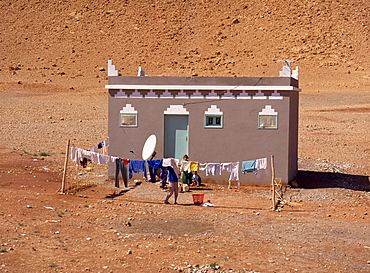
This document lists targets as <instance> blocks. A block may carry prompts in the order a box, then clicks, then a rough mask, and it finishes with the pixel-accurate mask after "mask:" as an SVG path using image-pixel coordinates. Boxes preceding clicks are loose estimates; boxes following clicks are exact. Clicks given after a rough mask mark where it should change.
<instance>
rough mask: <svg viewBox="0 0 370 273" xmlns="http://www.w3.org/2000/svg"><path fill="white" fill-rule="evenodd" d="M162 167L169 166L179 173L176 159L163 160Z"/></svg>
mask: <svg viewBox="0 0 370 273" xmlns="http://www.w3.org/2000/svg"><path fill="white" fill-rule="evenodd" d="M162 166H163V167H169V166H171V167H172V168H173V170H174V171H175V172H176V173H180V169H179V160H178V159H176V158H164V159H163V163H162Z"/></svg>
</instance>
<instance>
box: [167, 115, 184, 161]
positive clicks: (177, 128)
mask: <svg viewBox="0 0 370 273" xmlns="http://www.w3.org/2000/svg"><path fill="white" fill-rule="evenodd" d="M188 117H189V116H188V115H165V116H164V157H166V158H169V157H172V158H176V159H179V160H181V159H182V158H183V156H184V155H185V154H188V142H189V139H188V128H189V124H188Z"/></svg>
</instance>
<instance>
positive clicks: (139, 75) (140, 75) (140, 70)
mask: <svg viewBox="0 0 370 273" xmlns="http://www.w3.org/2000/svg"><path fill="white" fill-rule="evenodd" d="M137 76H138V77H144V76H148V75H145V71H144V70H143V69H142V68H141V66H139V69H138V71H137Z"/></svg>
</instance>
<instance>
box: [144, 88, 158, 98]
mask: <svg viewBox="0 0 370 273" xmlns="http://www.w3.org/2000/svg"><path fill="white" fill-rule="evenodd" d="M145 98H155V99H157V98H158V94H156V93H155V92H154V91H153V90H150V91H149V93H148V94H146V95H145Z"/></svg>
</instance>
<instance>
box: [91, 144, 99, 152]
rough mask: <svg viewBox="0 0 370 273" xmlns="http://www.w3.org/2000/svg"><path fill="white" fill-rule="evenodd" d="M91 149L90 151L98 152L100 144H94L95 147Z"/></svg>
mask: <svg viewBox="0 0 370 273" xmlns="http://www.w3.org/2000/svg"><path fill="white" fill-rule="evenodd" d="M89 151H90V152H93V153H97V152H99V148H98V145H96V146H94V147H92V148H90V149H89Z"/></svg>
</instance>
